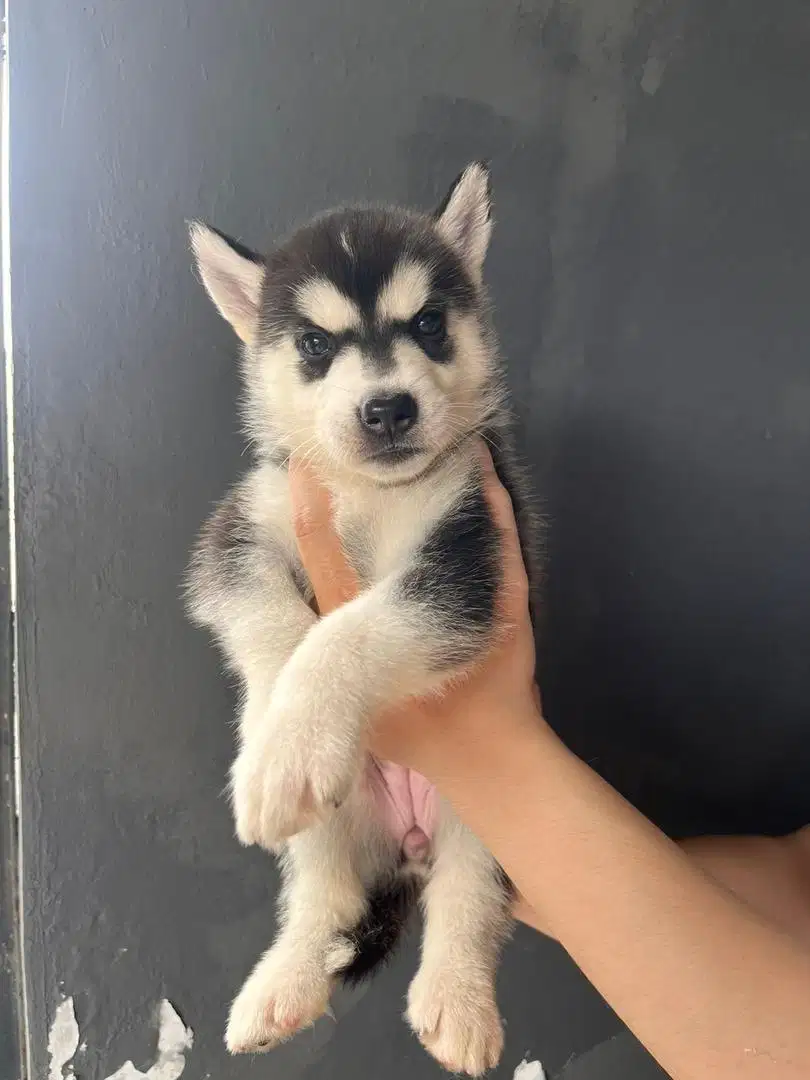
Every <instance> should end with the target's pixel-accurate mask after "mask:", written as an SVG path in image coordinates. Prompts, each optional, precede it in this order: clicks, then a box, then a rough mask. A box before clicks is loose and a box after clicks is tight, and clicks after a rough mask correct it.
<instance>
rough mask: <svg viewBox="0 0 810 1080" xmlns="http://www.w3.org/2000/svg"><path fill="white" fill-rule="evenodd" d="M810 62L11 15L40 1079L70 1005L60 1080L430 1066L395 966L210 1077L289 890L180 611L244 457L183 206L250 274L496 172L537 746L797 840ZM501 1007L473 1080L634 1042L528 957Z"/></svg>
mask: <svg viewBox="0 0 810 1080" xmlns="http://www.w3.org/2000/svg"><path fill="white" fill-rule="evenodd" d="M808 49H810V12H808V7H807V5H806V3H804V2H803V0H772V2H771V3H769V4H763V3H761V2H760V0H734V2H731V0H728V2H720V0H718V2H715V3H712V4H705V3H703V2H699V0H671V2H669V3H666V4H665V3H663V2H662V0H567V2H565V3H563V2H555V0H520V2H518V0H510V2H503V0H463V2H462V0H435V2H434V3H432V4H429V5H416V6H414V5H410V4H409V5H405V4H404V3H402V4H388V5H385V4H380V3H376V2H373V0H356V3H354V4H352V5H345V4H340V5H339V4H335V3H333V2H331V0H274V2H273V3H272V4H271V3H260V2H257V0H230V2H229V3H227V4H224V3H217V2H215V0H197V2H195V3H192V2H190V0H185V2H181V0H174V2H171V3H166V2H164V3H160V2H158V0H152V2H144V3H141V4H122V3H120V2H118V0H96V2H95V3H94V4H86V5H85V4H81V5H80V4H65V3H64V0H28V2H27V3H25V4H22V3H21V4H19V5H18V6H17V9H16V10H15V11H14V12H13V13H12V106H11V107H12V192H11V196H12V281H13V309H12V310H13V319H14V348H15V363H16V398H15V405H16V415H17V472H18V480H19V490H18V496H17V497H18V505H19V522H20V529H19V535H18V549H19V558H20V596H19V605H20V612H21V619H20V630H21V638H20V649H21V681H22V724H23V746H22V752H23V758H24V775H25V784H24V792H23V795H24V851H25V863H26V868H25V880H24V907H25V915H26V928H27V940H26V958H27V971H28V981H29V987H30V1002H29V1005H30V1016H31V1025H32V1026H31V1033H30V1034H31V1039H32V1045H33V1053H34V1062H35V1066H36V1075H38V1076H39V1075H43V1074H44V1073H45V1072H46V1071H47V1065H46V1062H47V1052H46V1047H47V1038H48V1034H47V1033H48V1027H49V1025H50V1023H51V1020H52V1017H53V1014H54V1009H55V1007H56V1004H57V1003H58V1001H59V1000H60V998H61V996H62V995H63V994H66V995H72V996H73V997H74V1001H75V1009H76V1014H77V1017H78V1021H79V1026H80V1029H81V1038H82V1040H83V1041H86V1044H87V1047H86V1050H84V1051H81V1052H80V1054H79V1056H78V1057H77V1059H76V1068H77V1071H78V1073H79V1075H80V1076H81V1077H82V1078H83V1080H87V1078H92V1080H103V1078H105V1077H107V1076H108V1075H109V1074H111V1073H112V1072H113V1071H114V1070H115V1069H116V1068H118V1067H119V1066H120V1065H121V1064H122V1062H123V1061H124V1060H125V1058H126V1057H127V1056H133V1057H134V1060H135V1063H136V1065H139V1066H140V1067H141V1068H143V1069H145V1068H146V1067H147V1066H148V1064H149V1062H150V1060H151V1058H152V1055H153V1052H154V1040H155V1028H154V1024H153V1009H154V1006H155V1003H156V1002H157V1001H158V1000H159V999H160V998H162V997H164V996H166V997H168V998H169V999H170V1000H171V1001H172V1002H173V1003H174V1004H175V1006H176V1008H177V1009H178V1011H179V1013H180V1014H181V1015H182V1017H183V1018H184V1020H185V1022H186V1023H188V1024H189V1025H191V1027H192V1028H193V1029H194V1032H195V1045H194V1049H193V1052H192V1053H191V1055H190V1056H189V1059H188V1064H187V1067H186V1073H185V1075H186V1076H188V1077H189V1078H191V1080H203V1078H206V1077H211V1078H214V1080H224V1078H226V1077H227V1078H229V1080H240V1078H247V1077H259V1076H265V1075H270V1074H271V1073H272V1075H274V1076H280V1077H285V1078H288V1077H289V1078H292V1077H296V1076H298V1075H300V1074H301V1073H302V1072H303V1070H304V1067H305V1065H307V1064H308V1063H315V1064H314V1067H313V1068H312V1070H311V1074H312V1075H314V1076H317V1077H318V1078H319V1080H328V1078H330V1077H342V1078H347V1080H348V1078H349V1077H351V1078H354V1077H358V1078H363V1077H368V1078H369V1080H371V1078H375V1080H376V1078H377V1077H380V1076H382V1075H388V1076H390V1077H392V1080H406V1078H407V1080H411V1078H412V1077H415V1076H416V1077H423V1078H425V1080H427V1078H428V1077H431V1076H439V1075H440V1073H439V1070H438V1069H437V1067H435V1066H434V1065H433V1064H432V1063H431V1062H430V1061H429V1060H428V1058H427V1057H426V1056H425V1055H424V1054H423V1053H422V1051H421V1050H420V1049H419V1048H418V1046H417V1045H416V1043H415V1041H414V1040H413V1039H412V1038H411V1037H410V1036H409V1034H408V1033H407V1031H406V1029H405V1027H404V1025H403V1024H402V1022H401V1021H400V1020H399V1017H398V1014H399V1012H400V1011H401V1007H402V995H403V993H404V990H405V986H406V983H407V978H408V975H409V973H410V972H411V970H412V969H413V966H414V949H413V946H412V945H411V947H410V948H408V949H406V950H405V952H404V953H403V954H402V956H401V957H400V959H399V960H398V961H397V963H396V964H395V965H394V966H393V967H392V969H391V970H390V971H389V972H387V973H386V974H385V975H384V976H382V978H381V979H380V981H379V982H378V983H376V984H375V986H374V990H373V991H370V992H368V993H366V994H365V995H361V996H359V997H358V998H356V999H344V1000H341V1001H339V1002H338V1003H337V1012H338V1015H339V1016H340V1021H339V1023H338V1024H337V1025H334V1024H331V1023H326V1024H325V1025H323V1026H321V1027H319V1028H318V1029H316V1031H315V1032H314V1033H313V1034H311V1035H305V1036H303V1037H302V1038H301V1039H300V1040H298V1041H297V1042H295V1043H293V1044H291V1045H290V1046H289V1047H287V1048H285V1049H283V1050H281V1051H278V1052H277V1053H276V1054H275V1056H274V1057H273V1058H272V1059H271V1060H269V1061H267V1060H263V1059H262V1060H259V1061H256V1062H253V1061H250V1060H235V1061H232V1062H229V1061H227V1060H226V1057H225V1054H224V1050H223V1047H222V1043H221V1035H222V1029H223V1022H224V1015H225V1009H226V1003H227V1002H228V1000H229V999H230V997H231V996H232V995H233V993H234V991H235V990H236V988H237V987H238V985H239V983H240V980H241V979H242V978H243V976H244V975H245V973H246V972H247V970H248V967H249V965H250V964H251V962H252V961H253V959H254V958H255V956H256V954H257V953H258V951H259V950H260V949H261V948H262V947H263V946H264V945H265V943H266V942H267V941H268V940H269V938H270V936H271V932H272V926H273V917H272V897H273V892H274V884H275V880H276V878H275V871H274V869H273V867H272V864H271V862H270V860H269V859H267V858H265V857H263V856H262V855H261V854H259V853H256V852H245V851H242V850H240V849H239V848H238V846H237V844H236V842H235V841H234V840H233V838H232V831H231V823H230V820H229V814H228V810H227V807H226V805H225V802H224V800H223V799H222V798H221V797H220V792H221V791H222V788H223V785H224V781H225V774H226V768H227V764H228V761H229V758H230V755H231V752H232V736H231V731H230V728H229V718H230V714H231V705H232V702H231V699H230V697H229V692H228V689H227V687H226V685H225V684H224V682H223V680H222V678H221V677H220V673H219V669H218V662H217V659H216V658H215V655H214V653H213V651H212V650H211V649H210V648H209V646H208V643H207V642H206V641H205V639H204V638H203V637H202V636H199V635H197V634H195V633H194V632H192V631H191V630H190V629H189V627H188V626H187V625H186V623H185V621H184V619H183V615H182V612H181V607H180V603H179V599H178V596H179V580H180V575H181V571H182V568H183V565H184V561H185V558H186V553H187V550H188V548H189V545H190V543H191V540H192V537H193V534H194V532H195V530H196V528H197V526H198V524H199V522H200V521H201V520H202V518H203V516H204V515H205V513H206V512H207V510H208V508H209V506H210V505H211V503H212V501H213V500H214V499H215V498H216V497H217V496H218V495H219V494H220V493H221V492H222V491H223V489H224V487H225V485H226V484H227V482H228V481H229V480H231V479H232V478H233V477H234V476H235V475H236V474H237V472H238V471H239V469H240V467H241V466H242V460H241V458H240V451H241V446H240V440H239V437H238V432H237V421H236V410H235V398H236V394H237V382H236V377H235V371H234V365H233V361H232V357H233V353H234V347H233V342H232V340H231V338H230V336H229V332H228V330H227V329H226V327H225V326H224V325H223V324H222V323H220V322H219V321H218V320H217V318H216V316H215V315H214V313H213V311H212V310H211V308H210V306H209V305H208V303H207V301H206V300H205V299H204V297H203V295H202V291H201V289H200V287H199V286H198V284H197V283H196V282H195V280H194V276H193V274H192V273H191V271H190V268H189V260H188V256H187V252H186V240H185V234H184V225H183V222H184V219H185V218H187V217H191V216H196V215H201V216H203V217H205V218H207V219H209V220H211V221H213V222H215V223H216V224H217V225H219V226H220V227H222V228H224V229H226V230H227V231H229V232H231V233H232V234H235V235H238V236H241V237H242V238H244V239H245V240H247V241H250V242H254V243H256V244H262V243H264V242H266V241H267V240H272V239H273V238H274V237H277V236H279V235H280V234H282V233H283V232H284V231H285V230H287V229H288V228H289V227H290V226H291V225H292V224H293V223H294V222H296V221H298V220H300V219H301V218H302V217H304V216H306V215H308V214H309V213H310V212H312V211H315V210H318V209H322V208H324V207H325V206H328V205H330V204H332V203H335V202H337V201H340V200H343V199H358V198H363V197H371V198H390V199H402V200H409V201H415V202H417V203H420V204H421V203H424V204H429V203H431V202H432V201H433V200H434V199H436V198H437V197H438V195H439V193H440V192H441V190H442V189H443V188H444V187H445V185H446V184H447V183H448V182H449V180H450V179H451V178H452V177H453V176H454V175H455V173H456V172H457V171H458V169H459V168H460V167H461V166H462V165H463V164H464V163H465V162H466V161H467V160H468V159H470V158H472V157H481V156H488V157H491V159H492V161H493V165H494V179H495V193H496V200H497V217H498V228H497V233H496V239H495V242H494V246H493V251H492V255H491V259H490V269H489V277H490V281H491V283H492V287H493V292H494V297H495V300H496V303H497V308H498V324H499V327H500V330H501V332H502V336H503V342H504V346H505V351H506V353H507V356H508V357H509V360H510V366H511V372H512V382H513V386H514V389H515V391H516V395H517V400H518V403H519V408H520V412H521V416H522V419H523V421H524V430H525V445H526V450H527V454H528V456H529V458H530V460H531V462H532V465H533V468H534V476H535V480H536V484H537V488H538V490H539V491H541V492H542V493H543V495H544V497H545V500H546V507H547V512H548V515H549V520H550V524H551V530H550V538H549V577H548V598H547V606H546V612H547V628H546V629H547V635H548V636H547V644H546V645H545V647H544V650H543V663H542V668H543V682H544V692H545V697H546V701H547V705H548V709H549V713H550V716H551V719H552V721H553V722H554V723H555V725H556V726H557V727H558V729H559V730H560V731H561V732H563V733H564V735H565V736H566V738H567V739H568V740H569V741H570V742H571V744H572V745H573V746H574V747H575V748H576V749H577V750H578V751H579V752H580V753H581V754H582V755H583V756H584V757H586V758H587V759H588V760H589V761H591V762H592V763H593V764H594V765H595V766H596V767H597V768H599V769H600V770H601V771H603V772H604V774H605V775H606V776H608V777H609V778H610V779H611V780H613V782H615V783H616V784H617V785H618V786H619V787H620V788H621V789H622V790H624V791H625V792H626V793H628V794H629V795H630V796H631V797H632V798H634V799H635V800H636V801H637V802H638V803H639V805H641V806H642V807H643V808H644V809H645V810H646V811H647V812H649V813H651V814H652V815H653V816H654V817H655V818H656V819H657V820H659V821H660V822H662V823H663V824H664V825H665V826H666V827H667V828H668V829H669V830H671V831H673V832H692V831H700V830H704V829H713V830H720V829H743V828H751V829H773V830H779V829H787V828H789V827H793V826H796V825H799V824H801V823H803V822H804V821H805V820H807V819H808V810H809V809H810V807H809V806H808V801H809V799H810V797H809V796H808V794H807V782H806V778H807V776H808V774H810V739H808V738H807V737H806V731H807V721H806V713H807V704H806V703H807V701H808V699H810V667H809V666H808V665H809V662H808V656H810V654H809V653H808V649H807V641H808V637H809V636H810V589H808V585H810V582H809V581H808V577H810V559H808V551H810V499H808V497H807V483H808V481H807V478H808V476H809V475H810V369H808V340H809V339H810V305H808V303H807V283H808V280H810V214H808V213H807V192H808V190H810V65H808V62H807V57H808ZM501 1001H502V1005H503V1009H504V1012H505V1015H506V1016H507V1018H508V1021H509V1026H508V1038H507V1049H506V1054H505V1059H504V1064H503V1066H502V1068H501V1070H500V1072H499V1074H498V1075H499V1076H501V1077H505V1078H508V1077H512V1075H513V1071H514V1069H515V1067H516V1066H517V1064H518V1062H519V1061H520V1060H521V1058H522V1057H523V1056H524V1054H526V1052H527V1051H528V1053H529V1056H530V1057H533V1058H538V1059H540V1060H541V1061H542V1062H543V1063H544V1064H545V1065H546V1067H547V1068H548V1070H549V1072H550V1073H551V1074H557V1073H558V1072H560V1071H561V1070H562V1069H563V1067H564V1066H565V1064H566V1062H568V1061H569V1060H570V1059H572V1058H574V1059H576V1058H579V1057H581V1056H582V1055H584V1054H585V1053H586V1052H588V1051H589V1050H591V1049H592V1048H593V1047H596V1046H597V1045H598V1044H601V1043H606V1045H607V1046H612V1047H614V1048H615V1046H617V1045H618V1046H619V1047H621V1045H623V1044H622V1043H618V1044H617V1043H615V1042H613V1043H611V1042H606V1041H607V1040H610V1038H611V1036H612V1035H614V1034H615V1033H616V1032H617V1031H618V1030H619V1026H618V1023H617V1021H616V1020H615V1018H614V1017H613V1016H612V1014H611V1013H610V1011H609V1010H608V1009H607V1008H606V1007H605V1006H604V1005H603V1004H602V1003H601V1002H600V1001H599V1000H598V998H597V997H596V995H595V994H594V993H593V992H592V991H591V990H590V989H589V988H588V986H587V985H586V984H585V982H584V980H583V979H582V978H581V977H580V976H579V975H578V974H577V972H576V971H575V970H574V969H573V967H572V966H571V965H570V963H569V962H568V961H567V960H566V958H565V957H564V956H563V954H562V953H561V951H560V950H558V949H557V948H556V947H555V946H553V945H551V944H549V943H546V942H544V941H543V940H541V939H540V938H538V937H536V936H533V935H532V934H530V933H529V932H521V933H519V934H518V935H517V938H516V940H515V942H514V943H513V945H512V946H511V947H510V949H509V951H508V955H507V957H506V961H505V964H504V968H503V977H502V990H501ZM594 1053H596V1052H594ZM611 1053H613V1055H614V1056H613V1059H612V1060H618V1059H617V1058H616V1051H615V1049H614V1051H611ZM623 1053H624V1051H621V1049H620V1051H619V1054H623ZM596 1056H597V1057H598V1054H597V1055H596ZM590 1060H591V1061H592V1062H593V1061H594V1060H595V1057H594V1055H593V1054H592V1056H591V1059H590ZM604 1060H605V1062H607V1060H608V1059H607V1058H605V1059H604ZM622 1060H624V1058H623V1059H622ZM628 1060H629V1059H628ZM577 1067H579V1066H577ZM608 1068H609V1066H608V1065H607V1064H605V1069H606V1070H607V1069H608ZM622 1068H623V1069H624V1072H623V1075H622V1080H634V1076H631V1075H630V1067H629V1066H623V1067H622ZM632 1068H633V1070H634V1073H635V1072H637V1074H638V1076H639V1077H641V1075H642V1071H641V1068H642V1067H641V1066H640V1065H639V1066H632ZM577 1075H578V1076H579V1075H584V1069H583V1070H581V1071H580V1072H579V1073H577ZM595 1075H598V1073H595Z"/></svg>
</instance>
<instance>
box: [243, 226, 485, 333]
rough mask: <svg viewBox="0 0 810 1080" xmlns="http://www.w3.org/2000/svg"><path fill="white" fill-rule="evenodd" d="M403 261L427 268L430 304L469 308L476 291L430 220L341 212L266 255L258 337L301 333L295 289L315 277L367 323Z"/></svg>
mask: <svg viewBox="0 0 810 1080" xmlns="http://www.w3.org/2000/svg"><path fill="white" fill-rule="evenodd" d="M344 238H345V241H346V242H345V244H344V242H343V240H344ZM347 246H348V250H347ZM401 259H413V260H415V261H416V262H419V263H421V264H423V265H424V266H426V267H427V268H429V271H430V275H431V302H434V301H435V302H436V304H438V305H439V306H449V305H452V306H453V307H454V308H455V309H456V310H459V311H470V310H472V309H473V307H474V305H475V303H476V299H477V291H476V287H475V285H474V283H473V281H472V280H471V278H470V276H469V273H468V272H467V270H466V269H465V267H464V265H463V263H462V261H461V259H460V258H459V256H458V255H457V254H456V253H455V252H454V251H453V250H452V248H451V247H450V246H449V245H448V244H446V243H445V242H444V241H443V240H442V238H441V237H440V236H439V235H438V234H437V232H436V230H435V228H434V226H433V224H432V221H431V219H430V218H428V217H426V216H424V215H420V214H413V213H409V212H407V211H404V210H402V211H400V210H338V211H334V212H333V213H331V214H327V215H326V216H325V217H322V218H320V219H318V220H316V221H314V222H313V223H312V224H310V225H307V226H304V228H302V229H300V230H299V231H298V232H297V233H296V234H295V235H294V236H293V237H292V239H291V240H289V241H288V242H287V243H286V244H284V245H283V246H282V247H280V248H279V249H278V250H277V251H275V252H274V253H273V254H272V255H271V256H270V257H269V258H268V260H267V273H266V275H265V279H264V286H263V294H262V315H261V333H262V337H263V340H265V341H267V342H273V341H275V340H278V338H280V337H282V336H283V335H285V334H288V333H290V332H291V330H295V329H300V313H299V312H298V311H297V310H296V304H295V295H296V290H297V288H299V287H300V286H301V285H302V284H304V282H306V281H309V280H311V279H312V278H314V277H323V278H325V279H326V280H327V281H330V282H332V283H333V284H334V285H335V286H336V287H337V288H338V289H339V290H340V291H341V292H342V293H343V294H344V295H345V296H347V297H349V299H351V300H353V301H354V302H355V303H356V304H357V306H358V307H359V308H360V310H361V312H362V313H363V315H364V317H365V320H366V322H367V324H368V325H369V326H372V325H373V320H374V310H375V305H376V302H377V296H378V294H379V291H380V289H381V288H382V286H383V285H384V284H385V283H386V282H387V281H388V280H389V279H390V278H391V275H392V274H393V272H394V269H395V267H396V265H397V263H398V262H399V261H400V260H401Z"/></svg>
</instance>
